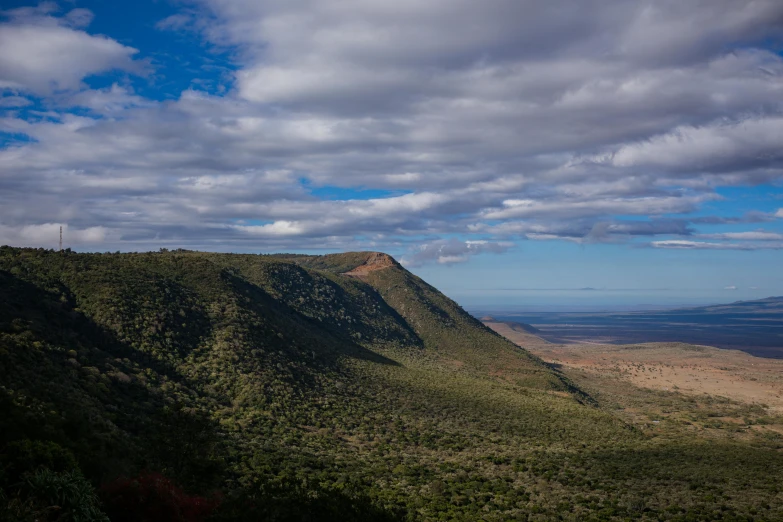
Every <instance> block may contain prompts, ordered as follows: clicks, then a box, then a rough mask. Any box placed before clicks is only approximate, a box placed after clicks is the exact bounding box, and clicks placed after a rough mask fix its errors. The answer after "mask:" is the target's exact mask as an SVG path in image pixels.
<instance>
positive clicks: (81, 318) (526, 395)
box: [0, 248, 783, 520]
mask: <svg viewBox="0 0 783 522" xmlns="http://www.w3.org/2000/svg"><path fill="white" fill-rule="evenodd" d="M369 255H370V254H368V253H349V254H341V255H335V256H318V257H314V256H252V255H229V254H204V253H156V254H117V255H115V254H108V255H97V254H95V255H87V254H78V255H77V254H68V253H66V254H56V253H53V252H46V251H34V250H22V249H8V248H2V249H0V382H1V383H2V388H0V390H1V391H2V395H1V396H0V399H2V403H0V407H2V408H3V411H2V413H3V416H2V419H3V420H2V422H3V423H4V424H3V426H0V428H2V430H0V431H2V432H3V433H4V437H5V440H6V441H7V440H11V439H14V438H20V437H31V438H39V439H53V440H57V441H60V442H62V443H63V444H64V445H66V446H68V447H70V448H71V449H72V450H73V451H74V452H75V453H76V455H77V457H80V463H81V465H82V467H83V468H84V469H85V470H86V471H87V472H88V473H89V475H90V476H91V477H92V478H93V479H94V480H97V481H100V480H104V479H106V478H110V477H112V476H114V475H116V474H117V473H121V472H132V471H133V470H134V469H136V468H138V467H140V466H144V465H147V466H153V467H158V468H162V469H164V470H165V471H167V472H168V473H170V474H172V475H175V476H176V477H177V478H178V479H179V480H181V481H182V482H183V483H186V484H190V485H191V487H192V488H193V489H201V490H204V488H210V487H216V486H218V487H221V488H223V489H231V488H238V487H241V486H244V487H253V486H252V484H254V483H256V482H258V481H259V480H262V479H263V480H276V479H277V478H280V477H286V478H293V479H294V480H300V481H306V482H307V483H309V484H321V485H327V486H330V487H339V488H348V489H351V488H354V489H359V490H361V491H364V492H367V493H368V494H370V496H371V497H372V498H374V499H375V501H376V502H378V503H379V504H383V505H387V506H393V505H397V506H404V507H405V508H406V509H407V510H408V511H409V513H410V514H411V516H412V517H417V516H418V517H421V518H424V519H461V520H476V519H477V518H479V517H483V518H484V519H487V520H507V519H510V518H516V517H519V518H521V519H523V520H525V519H536V517H539V518H541V519H549V518H552V517H556V516H563V517H564V518H565V519H573V520H584V519H589V518H590V517H595V519H612V518H616V519H623V518H624V517H633V518H640V517H646V518H648V519H650V520H658V519H669V518H672V519H676V518H677V517H683V518H682V519H683V520H684V519H686V518H684V517H686V516H690V517H691V519H703V520H710V519H714V518H715V517H716V514H717V513H720V514H721V516H723V515H725V517H724V518H729V519H730V517H732V516H735V515H736V516H739V515H740V514H742V515H743V516H744V515H747V514H753V513H754V512H755V514H757V515H759V516H761V517H762V519H763V518H766V519H770V520H773V519H775V518H776V517H783V511H781V499H780V478H781V470H783V465H781V464H783V459H782V458H781V455H780V452H779V451H776V449H775V447H776V446H774V445H775V444H777V442H775V441H772V442H770V444H771V446H764V445H759V444H755V445H749V444H746V443H739V442H735V441H725V442H721V443H719V444H718V443H715V442H714V441H712V442H711V443H709V444H708V443H707V442H706V441H701V440H698V439H693V438H690V437H691V436H690V435H685V434H674V435H672V436H671V437H667V438H661V437H652V436H649V435H646V434H643V433H641V432H639V431H638V430H635V429H632V428H630V427H629V426H628V425H626V424H625V423H624V422H622V421H620V420H619V419H618V418H616V417H615V416H613V415H611V414H609V413H607V412H605V411H602V410H601V409H598V408H595V407H593V406H590V405H587V404H583V403H586V402H588V400H587V397H586V396H585V395H584V394H582V393H580V391H579V390H577V389H576V388H574V387H573V386H572V385H571V384H570V383H569V382H568V381H567V380H566V379H564V378H563V377H562V376H561V375H559V374H557V373H555V372H554V371H553V370H551V369H549V368H548V367H546V366H545V365H543V364H542V363H541V361H540V360H538V359H537V358H535V357H533V356H531V355H530V354H528V353H527V352H525V351H523V350H520V349H519V348H517V347H516V346H514V345H512V344H511V343H510V342H508V341H506V340H505V339H503V338H501V337H500V336H497V335H496V334H494V333H492V332H491V331H489V330H488V329H486V328H485V327H484V326H483V325H481V324H480V323H478V321H476V320H475V319H473V318H472V317H471V316H469V315H468V314H466V313H465V312H464V311H463V310H461V309H460V308H459V306H458V305H456V303H454V302H453V301H451V300H449V299H448V298H446V297H445V296H443V295H442V294H440V293H439V292H438V291H437V290H435V289H434V288H433V287H431V286H429V285H427V284H426V283H425V282H424V281H422V280H421V279H419V278H417V277H416V276H414V275H413V274H410V273H409V272H407V271H405V270H404V269H402V268H401V267H399V266H398V265H396V264H393V265H392V266H390V267H388V268H384V269H381V270H376V271H370V272H368V273H367V274H366V275H365V276H363V277H362V278H361V279H358V278H352V277H346V276H343V275H340V274H342V273H344V272H348V271H351V270H352V269H354V268H356V267H357V266H360V265H362V264H363V263H364V262H365V261H367V259H368V257H369ZM174 403H178V404H180V405H182V406H184V407H186V408H188V409H189V410H188V411H190V410H192V411H195V412H200V413H201V414H202V415H204V416H206V418H207V419H208V421H209V422H210V423H213V424H214V425H215V426H216V427H217V430H216V432H217V433H218V435H219V439H220V444H219V445H218V447H217V448H213V450H214V453H215V454H214V455H212V454H210V455H206V454H205V455H204V460H209V459H212V460H214V461H215V462H216V463H219V464H220V466H217V467H218V468H220V469H219V470H218V471H209V469H207V468H208V466H207V467H205V466H202V467H198V466H196V467H194V466H192V465H191V463H189V462H185V463H182V462H174V461H172V460H171V459H170V458H168V459H167V456H166V455H159V454H158V453H160V448H159V447H158V446H156V441H159V440H161V437H160V434H159V433H157V431H159V430H160V429H161V427H160V419H161V418H165V415H166V412H167V411H168V409H167V406H170V405H171V404H174ZM175 435H176V434H175ZM210 462H211V461H210ZM675 504H676V505H675ZM765 506H766V507H765Z"/></svg>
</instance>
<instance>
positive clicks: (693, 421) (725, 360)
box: [484, 321, 783, 434]
mask: <svg viewBox="0 0 783 522" xmlns="http://www.w3.org/2000/svg"><path fill="white" fill-rule="evenodd" d="M484 323H485V324H486V325H487V326H489V327H490V328H492V329H493V330H495V331H496V332H497V333H499V334H501V335H503V336H504V337H506V338H507V339H509V340H511V341H512V342H514V343H516V344H517V345H519V346H521V347H524V348H525V349H527V350H529V351H530V352H532V353H534V354H535V355H538V356H539V357H541V358H542V359H543V360H544V361H546V362H547V363H549V364H551V365H553V366H555V367H557V368H559V369H560V370H561V371H563V372H564V373H565V374H567V375H569V376H570V377H571V378H572V379H574V381H575V382H577V383H578V384H579V385H581V386H582V387H583V388H584V389H586V390H588V391H591V392H592V393H593V394H595V395H596V396H601V397H603V398H604V400H605V401H610V402H612V403H613V406H614V407H615V408H616V409H618V410H620V411H621V412H622V414H624V415H625V416H627V417H630V418H633V419H635V420H636V421H637V422H640V423H650V421H651V420H652V421H657V422H655V424H654V426H655V427H656V428H659V429H661V428H662V427H661V423H662V422H663V421H667V422H669V423H672V422H677V423H678V424H680V425H685V426H690V427H692V428H693V429H699V430H707V431H710V430H711V429H728V430H730V431H735V432H736V431H744V432H746V433H749V432H756V433H759V434H762V433H764V432H767V431H774V432H778V433H783V418H782V417H781V414H783V360H779V359H765V358H761V357H754V356H752V355H749V354H747V353H745V352H740V351H737V350H724V349H719V348H713V347H710V346H694V345H690V344H684V343H645V344H633V345H623V346H618V345H609V344H599V343H575V344H554V343H550V342H547V341H546V340H544V339H542V338H540V337H538V336H536V335H534V334H531V333H528V332H526V331H524V330H523V329H522V327H521V325H518V324H515V323H504V322H496V321H484ZM673 402H675V403H676V402H679V404H678V406H676V407H672V403H673ZM721 404H722V405H723V407H722V408H714V407H715V406H717V405H721ZM710 407H713V410H710ZM705 412H707V414H706V415H705V414H704V413H705Z"/></svg>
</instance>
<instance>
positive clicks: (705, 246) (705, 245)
mask: <svg viewBox="0 0 783 522" xmlns="http://www.w3.org/2000/svg"><path fill="white" fill-rule="evenodd" d="M650 245H651V246H652V247H654V248H669V249H676V250H780V249H783V243H776V242H760V243H711V242H704V241H688V240H680V239H674V240H665V241H653V242H651V243H650Z"/></svg>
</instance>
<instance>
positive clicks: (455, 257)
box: [400, 238, 513, 266]
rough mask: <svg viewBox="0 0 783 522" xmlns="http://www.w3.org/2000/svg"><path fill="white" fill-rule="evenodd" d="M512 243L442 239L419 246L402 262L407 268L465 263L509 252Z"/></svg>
mask: <svg viewBox="0 0 783 522" xmlns="http://www.w3.org/2000/svg"><path fill="white" fill-rule="evenodd" d="M511 246H513V244H512V243H507V242H492V241H484V240H474V241H460V240H458V239H455V238H451V239H440V240H437V241H430V242H428V243H424V244H421V245H418V246H417V247H416V248H415V249H414V250H413V252H412V253H410V254H409V255H407V256H405V257H403V258H402V259H401V260H400V262H401V263H402V264H403V265H406V266H420V265H423V264H425V263H429V262H437V263H439V264H441V265H451V264H454V263H463V262H465V261H467V260H468V258H469V257H470V256H474V255H476V254H481V253H485V252H490V253H493V254H502V253H503V252H505V251H506V250H508V249H509V248H510V247H511Z"/></svg>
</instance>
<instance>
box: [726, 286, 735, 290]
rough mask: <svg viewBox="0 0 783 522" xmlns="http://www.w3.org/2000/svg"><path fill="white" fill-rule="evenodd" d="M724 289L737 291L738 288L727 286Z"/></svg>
mask: <svg viewBox="0 0 783 522" xmlns="http://www.w3.org/2000/svg"><path fill="white" fill-rule="evenodd" d="M723 289H724V290H736V289H737V287H736V286H734V285H730V286H725V287H723Z"/></svg>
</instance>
